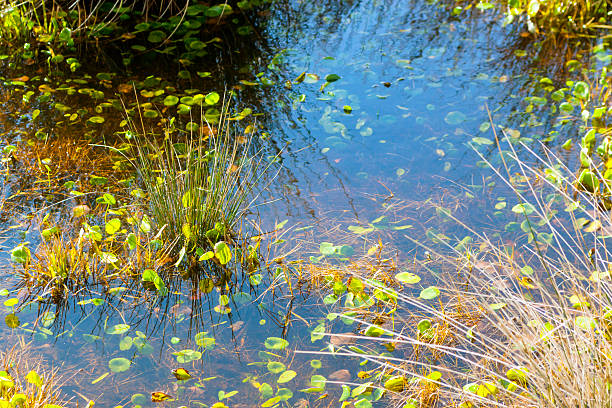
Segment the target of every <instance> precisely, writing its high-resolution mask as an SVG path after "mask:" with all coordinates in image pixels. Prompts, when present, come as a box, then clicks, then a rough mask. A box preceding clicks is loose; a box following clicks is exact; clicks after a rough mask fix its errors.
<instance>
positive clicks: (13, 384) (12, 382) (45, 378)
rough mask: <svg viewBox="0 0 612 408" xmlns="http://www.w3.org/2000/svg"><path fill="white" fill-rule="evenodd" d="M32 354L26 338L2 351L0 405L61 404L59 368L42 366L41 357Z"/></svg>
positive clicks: (53, 407) (35, 407)
mask: <svg viewBox="0 0 612 408" xmlns="http://www.w3.org/2000/svg"><path fill="white" fill-rule="evenodd" d="M5 346H6V343H5ZM32 357H33V355H32V351H31V350H30V347H29V345H28V344H26V343H25V342H24V341H23V339H21V340H20V341H19V343H18V344H16V345H15V346H13V347H12V348H10V349H5V350H3V351H0V405H1V406H6V407H28V408H61V406H62V405H63V404H64V401H63V398H62V396H61V394H60V390H59V387H60V382H59V378H58V372H57V370H48V369H45V368H43V367H42V365H41V364H40V360H39V359H38V358H37V359H36V360H35V359H33V358H32ZM34 361H36V362H34Z"/></svg>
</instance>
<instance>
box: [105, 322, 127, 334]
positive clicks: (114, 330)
mask: <svg viewBox="0 0 612 408" xmlns="http://www.w3.org/2000/svg"><path fill="white" fill-rule="evenodd" d="M128 330H130V325H129V324H123V323H121V324H116V325H114V326H112V327H108V328H107V329H106V334H123V333H125V332H127V331H128Z"/></svg>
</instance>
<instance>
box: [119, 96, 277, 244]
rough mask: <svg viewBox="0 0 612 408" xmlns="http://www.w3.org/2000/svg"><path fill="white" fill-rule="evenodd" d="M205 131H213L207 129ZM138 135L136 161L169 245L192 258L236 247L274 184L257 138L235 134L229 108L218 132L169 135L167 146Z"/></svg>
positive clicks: (165, 140)
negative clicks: (246, 220)
mask: <svg viewBox="0 0 612 408" xmlns="http://www.w3.org/2000/svg"><path fill="white" fill-rule="evenodd" d="M204 121H205V120H204V119H203V120H202V122H204ZM200 129H213V127H212V125H210V124H208V123H206V124H204V123H202V124H201V126H200ZM134 134H135V137H134V144H135V147H136V149H135V150H136V153H137V154H136V156H135V157H134V158H133V159H132V160H131V161H132V163H133V165H134V166H135V168H136V170H137V172H138V176H139V181H140V182H141V183H142V185H143V187H144V190H145V191H146V194H147V199H148V206H149V209H150V213H151V215H152V217H153V219H154V220H155V222H156V223H157V225H158V227H159V228H163V236H164V237H165V238H166V242H171V243H174V244H178V247H179V248H180V247H181V246H182V247H183V248H185V249H186V250H187V251H188V252H191V251H193V250H195V249H196V248H202V249H203V248H210V247H212V246H214V244H215V243H217V242H219V241H220V240H225V241H227V242H232V241H233V240H234V239H235V238H236V234H237V232H238V230H237V228H236V227H237V226H238V225H239V224H240V222H241V219H242V218H243V217H244V216H245V215H246V214H247V213H248V212H249V211H251V210H253V208H254V204H255V201H256V200H257V198H258V197H259V195H260V194H261V191H262V190H263V189H264V188H265V187H266V186H267V185H269V183H271V182H272V181H273V180H274V175H273V174H269V172H268V170H269V168H270V163H268V162H266V161H265V158H264V156H263V154H262V151H261V150H256V149H255V146H254V143H253V140H254V135H253V133H247V134H239V133H238V132H236V131H235V130H234V129H233V128H232V124H231V119H230V114H229V106H228V105H227V104H224V105H223V107H222V112H221V115H220V117H219V123H218V126H217V128H215V129H214V131H208V132H204V133H203V134H202V133H200V134H195V133H190V134H183V135H180V134H178V131H175V130H174V129H167V130H166V132H165V137H164V138H163V140H162V141H157V140H155V138H147V137H145V135H144V133H138V132H134ZM264 179H265V180H266V182H265V183H263V182H262V181H263V180H264Z"/></svg>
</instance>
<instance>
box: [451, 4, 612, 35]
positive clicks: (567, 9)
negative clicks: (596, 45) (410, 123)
mask: <svg viewBox="0 0 612 408" xmlns="http://www.w3.org/2000/svg"><path fill="white" fill-rule="evenodd" d="M465 3H468V4H467V6H466V5H465ZM454 4H455V9H454V10H453V13H454V14H459V13H461V11H462V9H464V8H471V7H475V8H478V9H480V10H487V9H491V8H497V9H499V10H502V11H503V12H504V13H505V21H504V23H505V24H509V23H511V22H512V21H513V20H515V19H520V20H522V21H524V22H525V23H526V24H527V27H528V29H529V31H531V32H534V33H543V34H549V35H553V36H557V35H560V36H577V35H586V34H590V33H592V32H594V31H596V30H601V29H604V30H609V29H610V13H612V9H610V2H609V1H608V0H579V1H576V0H552V1H551V0H546V1H544V0H491V1H478V2H471V1H467V2H464V1H463V0H456V1H455V2H454Z"/></svg>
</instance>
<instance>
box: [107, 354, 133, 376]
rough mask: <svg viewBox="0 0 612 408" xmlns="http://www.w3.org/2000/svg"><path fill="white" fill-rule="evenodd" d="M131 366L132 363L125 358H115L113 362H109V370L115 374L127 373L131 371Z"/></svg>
mask: <svg viewBox="0 0 612 408" xmlns="http://www.w3.org/2000/svg"><path fill="white" fill-rule="evenodd" d="M131 365H132V362H131V361H130V360H128V359H127V358H123V357H119V358H113V359H112V360H111V361H109V362H108V368H110V370H111V371H112V372H113V373H122V372H124V371H127V370H129V369H130V366H131Z"/></svg>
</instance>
